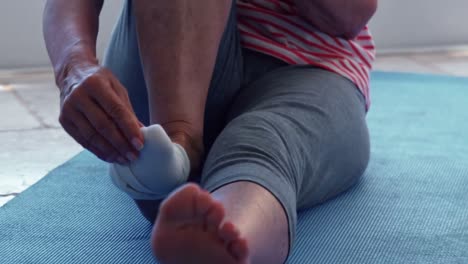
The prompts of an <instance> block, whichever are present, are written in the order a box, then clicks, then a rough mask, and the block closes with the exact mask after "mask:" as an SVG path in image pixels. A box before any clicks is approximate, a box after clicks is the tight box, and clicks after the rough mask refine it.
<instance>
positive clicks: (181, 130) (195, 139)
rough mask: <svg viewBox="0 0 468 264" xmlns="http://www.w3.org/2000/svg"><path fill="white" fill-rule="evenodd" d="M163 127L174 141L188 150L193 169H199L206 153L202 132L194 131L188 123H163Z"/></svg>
mask: <svg viewBox="0 0 468 264" xmlns="http://www.w3.org/2000/svg"><path fill="white" fill-rule="evenodd" d="M162 127H163V128H164V130H165V131H166V133H167V135H168V136H169V138H170V139H171V140H172V142H174V143H177V144H179V145H181V146H182V147H183V148H184V150H185V151H186V153H187V155H188V157H189V160H190V169H191V171H197V170H199V169H200V166H201V160H202V156H203V153H204V147H203V136H202V133H201V132H199V133H197V132H194V131H196V130H193V129H191V128H190V125H188V124H187V123H184V124H175V123H167V124H163V125H162Z"/></svg>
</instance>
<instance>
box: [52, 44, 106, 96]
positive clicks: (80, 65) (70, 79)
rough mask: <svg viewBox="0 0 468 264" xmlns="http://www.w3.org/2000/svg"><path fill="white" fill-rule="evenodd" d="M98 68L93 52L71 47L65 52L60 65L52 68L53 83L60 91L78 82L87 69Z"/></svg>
mask: <svg viewBox="0 0 468 264" xmlns="http://www.w3.org/2000/svg"><path fill="white" fill-rule="evenodd" d="M96 67H99V61H98V59H97V58H96V56H95V53H94V52H91V51H88V50H87V49H85V48H80V47H73V48H71V49H70V50H69V51H67V52H66V55H65V56H63V59H62V60H61V62H60V63H58V64H57V65H56V67H54V73H55V82H56V84H57V86H58V88H59V89H60V90H63V89H67V88H68V87H71V86H72V85H74V84H76V83H77V82H79V80H80V79H81V78H82V77H83V76H84V75H86V73H87V72H89V69H94V68H96Z"/></svg>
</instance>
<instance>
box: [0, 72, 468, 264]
mask: <svg viewBox="0 0 468 264" xmlns="http://www.w3.org/2000/svg"><path fill="white" fill-rule="evenodd" d="M372 84H373V85H372V86H373V106H372V109H371V112H370V113H369V127H370V131H371V136H372V158H371V162H370V165H369V168H368V170H367V172H366V174H365V176H364V178H363V179H362V180H361V181H360V183H359V184H358V185H357V186H355V188H353V189H352V190H350V191H348V192H347V193H345V194H343V195H342V196H340V197H338V198H336V199H334V200H332V201H330V202H328V203H326V204H323V205H321V206H318V207H316V208H313V209H310V210H307V211H304V212H301V213H300V216H299V223H298V231H297V232H298V235H297V241H296V247H295V249H294V251H293V252H292V256H291V257H290V259H289V261H288V263H291V264H292V263H372V264H373V263H392V264H393V263H444V264H446V263H468V79H463V78H452V77H440V76H439V77H438V76H428V75H412V74H395V73H374V74H373V75H372ZM44 151H51V150H44ZM25 162H27V161H25ZM150 230H151V227H150V225H149V224H148V223H147V222H146V221H145V220H144V219H143V217H141V216H140V214H139V212H138V210H137V209H136V207H135V206H134V204H133V202H132V201H131V200H130V199H129V198H128V197H126V196H125V195H123V194H122V193H120V192H119V191H117V190H116V189H115V188H114V186H112V184H111V182H110V179H109V177H108V176H107V173H106V166H105V165H104V164H103V163H101V162H99V161H98V160H97V159H96V158H94V157H93V156H92V155H91V154H89V153H88V152H83V153H81V154H79V155H78V156H76V157H75V158H73V159H72V160H70V161H69V162H67V163H65V164H64V165H62V166H60V167H59V168H57V169H56V170H54V171H53V172H51V173H50V174H49V175H48V176H46V177H45V178H44V179H43V180H41V181H40V182H39V183H37V184H35V185H34V186H32V187H31V188H30V189H28V190H26V191H25V192H23V193H22V194H21V195H19V196H18V197H17V198H15V199H13V200H12V201H10V202H9V203H7V204H6V205H5V206H4V207H2V208H0V263H5V264H7V263H8V264H9V263H155V262H154V260H153V258H152V256H151V252H150V248H149V243H148V241H149V235H150Z"/></svg>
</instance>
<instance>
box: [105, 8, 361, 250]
mask: <svg viewBox="0 0 468 264" xmlns="http://www.w3.org/2000/svg"><path fill="white" fill-rule="evenodd" d="M105 65H106V66H107V67H108V68H109V69H110V70H111V71H112V72H113V73H114V74H115V75H116V76H117V77H118V78H119V80H120V81H121V82H122V83H123V85H124V86H125V87H126V88H127V89H128V93H129V96H130V99H131V102H132V105H133V107H134V110H135V112H136V114H137V116H138V118H139V119H140V120H141V121H142V122H143V123H144V124H146V125H148V123H149V110H148V109H149V108H148V97H147V92H146V88H145V82H144V77H143V73H142V68H141V62H140V58H139V50H138V45H137V39H136V30H135V21H134V17H133V15H132V10H131V3H130V2H128V3H127V5H126V6H125V8H124V10H123V13H122V16H121V17H120V21H119V22H118V24H117V26H116V28H115V30H114V33H113V38H112V41H111V44H110V47H109V49H108V53H107V57H106V60H105ZM167 67H171V65H167ZM365 117H366V112H365V101H364V98H363V96H362V94H361V93H360V92H359V90H358V89H357V88H356V86H355V85H354V84H353V83H352V82H350V81H349V80H347V79H345V78H343V77H341V76H339V75H337V74H334V73H332V72H328V71H326V70H323V69H319V68H314V67H311V66H295V65H287V64H286V63H284V62H282V61H279V60H277V59H275V58H272V57H270V56H267V55H263V54H259V53H256V52H253V51H249V50H246V49H242V47H241V44H240V40H239V35H238V31H237V22H236V16H235V7H234V8H233V10H232V13H231V17H230V19H229V21H228V24H227V27H226V30H225V32H224V36H223V39H222V41H221V44H220V47H219V52H218V56H217V61H216V66H215V70H214V73H213V77H212V81H211V86H210V89H209V95H208V99H207V104H206V111H205V138H204V140H205V147H206V149H207V150H208V155H207V157H206V160H205V162H204V166H203V173H202V175H201V178H200V184H201V186H202V187H204V188H205V189H207V190H209V191H213V190H215V189H217V188H220V187H221V186H223V185H226V184H229V183H232V182H236V181H250V182H254V183H257V184H259V185H261V186H263V187H265V188H266V189H267V190H269V191H270V192H271V193H272V194H273V195H274V196H275V197H276V198H277V199H278V201H279V202H280V203H281V205H282V206H283V208H284V210H285V212H286V214H287V218H288V222H289V230H290V245H292V243H293V241H294V235H295V227H296V222H297V211H298V210H300V209H305V208H310V207H312V206H314V205H317V204H320V203H322V202H324V201H326V200H328V199H330V198H332V197H335V196H336V195H338V194H340V193H341V192H343V191H345V190H347V189H348V188H350V187H351V186H352V185H353V184H354V183H355V182H356V181H357V180H358V179H359V177H360V176H361V175H362V174H363V172H364V170H365V169H366V167H367V163H368V160H369V148H370V147H369V135H368V129H367V125H366V120H365Z"/></svg>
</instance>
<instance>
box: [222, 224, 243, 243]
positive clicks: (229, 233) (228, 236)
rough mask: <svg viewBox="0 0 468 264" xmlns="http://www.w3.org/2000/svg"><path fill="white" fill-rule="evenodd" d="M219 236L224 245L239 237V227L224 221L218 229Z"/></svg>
mask: <svg viewBox="0 0 468 264" xmlns="http://www.w3.org/2000/svg"><path fill="white" fill-rule="evenodd" d="M219 237H220V238H221V239H222V240H223V241H224V243H225V244H226V245H228V244H229V243H231V242H232V241H234V240H235V239H238V238H239V237H240V232H239V229H237V228H236V226H235V225H234V224H233V223H231V222H226V223H224V224H223V226H222V227H221V228H220V229H219Z"/></svg>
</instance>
